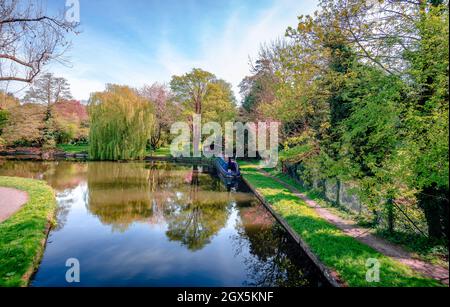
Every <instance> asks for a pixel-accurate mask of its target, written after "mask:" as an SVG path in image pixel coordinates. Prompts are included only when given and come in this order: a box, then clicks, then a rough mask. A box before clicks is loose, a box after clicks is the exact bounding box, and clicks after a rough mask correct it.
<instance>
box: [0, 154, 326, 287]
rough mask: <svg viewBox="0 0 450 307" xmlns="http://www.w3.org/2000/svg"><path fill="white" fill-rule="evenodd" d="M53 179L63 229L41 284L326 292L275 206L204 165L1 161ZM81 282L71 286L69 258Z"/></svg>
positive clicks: (50, 248) (6, 168)
mask: <svg viewBox="0 0 450 307" xmlns="http://www.w3.org/2000/svg"><path fill="white" fill-rule="evenodd" d="M0 176H20V177H28V178H36V179H42V180H46V181H47V182H48V184H49V185H51V186H52V187H53V188H54V189H55V191H56V195H57V202H58V207H59V208H58V214H57V221H58V225H57V227H56V228H54V229H53V230H52V231H51V233H50V235H49V239H48V243H47V247H46V250H45V254H44V257H43V259H42V263H41V265H40V267H39V270H38V271H37V273H36V275H35V276H34V278H33V281H32V286H35V287H41V286H212V287H215V286H270V287H272V286H275V287H276V286H300V287H318V286H325V285H326V284H325V282H324V281H323V278H322V277H321V275H320V274H319V272H318V271H317V269H316V268H315V267H314V266H313V265H312V263H311V262H310V261H309V259H308V258H307V257H306V256H305V254H304V253H303V252H302V250H301V249H300V248H299V247H298V246H297V245H296V244H295V243H294V242H292V241H291V239H290V238H289V237H288V236H287V234H286V233H285V231H284V230H283V229H282V228H281V227H280V226H279V225H278V224H277V222H276V221H275V220H274V219H273V218H272V216H271V215H270V214H269V213H268V212H267V211H266V209H265V208H264V207H263V206H262V205H261V204H260V203H259V202H258V201H257V200H256V199H255V198H254V196H253V195H252V194H250V193H248V192H246V191H245V190H240V191H237V192H228V191H227V190H226V189H225V187H224V186H223V185H222V184H221V182H220V180H218V179H217V178H215V177H214V176H212V175H210V174H209V173H207V172H206V170H205V169H202V168H201V167H199V168H196V167H193V166H189V167H187V166H179V165H173V164H161V163H159V164H153V163H110V162H89V163H88V162H84V163H83V162H67V161H65V162H22V161H11V160H0ZM71 258H75V259H77V260H78V261H79V263H80V272H81V276H80V277H81V279H80V283H77V284H68V283H67V281H66V271H67V270H68V267H66V261H67V260H68V259H71Z"/></svg>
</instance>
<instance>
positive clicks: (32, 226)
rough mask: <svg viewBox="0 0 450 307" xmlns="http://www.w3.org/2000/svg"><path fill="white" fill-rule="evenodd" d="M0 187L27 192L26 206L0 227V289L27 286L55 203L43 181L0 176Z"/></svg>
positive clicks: (50, 221)
mask: <svg viewBox="0 0 450 307" xmlns="http://www.w3.org/2000/svg"><path fill="white" fill-rule="evenodd" d="M0 186H2V187H11V188H16V189H19V190H22V191H25V192H27V193H28V198H29V200H28V203H26V204H25V205H24V206H23V207H22V209H21V210H20V211H19V212H17V213H16V214H15V215H13V216H12V217H11V218H9V219H8V220H6V221H4V222H3V223H1V224H0V287H22V286H27V284H28V281H29V278H30V276H31V274H32V273H33V272H34V271H35V270H36V268H37V266H38V265H39V261H40V258H41V256H42V253H43V251H44V244H43V242H45V239H46V235H47V234H46V230H47V229H48V225H49V223H54V214H55V210H56V200H55V196H54V192H53V190H52V188H50V187H49V186H48V185H47V184H45V183H44V182H43V181H38V180H32V179H25V178H13V177H0Z"/></svg>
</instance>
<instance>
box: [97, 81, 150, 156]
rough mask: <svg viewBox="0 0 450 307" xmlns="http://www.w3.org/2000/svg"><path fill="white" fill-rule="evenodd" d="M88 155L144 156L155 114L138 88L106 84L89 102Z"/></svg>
mask: <svg viewBox="0 0 450 307" xmlns="http://www.w3.org/2000/svg"><path fill="white" fill-rule="evenodd" d="M89 116H90V133H89V144H90V157H91V158H92V159H94V160H132V159H140V158H143V157H145V154H146V146H147V142H148V140H149V139H150V136H151V134H152V128H153V126H154V121H155V116H154V110H153V108H152V106H151V105H150V104H149V103H148V102H147V101H146V100H145V99H143V98H142V97H140V96H139V95H138V93H137V91H135V90H133V89H131V88H129V87H127V86H120V85H108V86H107V88H106V91H104V92H99V93H94V94H93V95H92V96H91V99H90V101H89Z"/></svg>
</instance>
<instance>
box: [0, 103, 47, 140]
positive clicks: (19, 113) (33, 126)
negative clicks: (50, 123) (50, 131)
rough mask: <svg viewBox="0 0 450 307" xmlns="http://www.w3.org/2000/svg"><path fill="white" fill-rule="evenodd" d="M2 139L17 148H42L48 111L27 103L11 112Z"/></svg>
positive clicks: (42, 107) (40, 106)
mask: <svg viewBox="0 0 450 307" xmlns="http://www.w3.org/2000/svg"><path fill="white" fill-rule="evenodd" d="M9 112H10V113H9V116H8V121H7V124H6V125H5V127H4V128H3V131H2V132H3V133H2V138H3V139H4V140H5V142H6V144H9V145H15V146H42V145H43V133H42V132H43V130H44V128H45V121H44V118H45V114H46V109H45V107H44V106H43V105H39V104H32V103H27V104H24V105H20V106H16V107H13V108H11V109H10V110H9Z"/></svg>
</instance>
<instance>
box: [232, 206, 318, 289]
mask: <svg viewBox="0 0 450 307" xmlns="http://www.w3.org/2000/svg"><path fill="white" fill-rule="evenodd" d="M240 217H241V219H240V221H239V223H238V224H237V228H238V235H235V236H233V238H232V239H233V240H234V245H235V248H236V255H241V256H242V257H244V258H245V260H244V263H245V265H246V271H247V274H248V276H247V278H248V281H247V282H245V285H246V286H255V287H273V286H276V287H317V286H321V285H322V284H321V281H320V280H318V279H317V278H316V276H318V275H320V274H318V272H317V270H316V269H315V268H314V266H313V265H311V263H309V259H308V257H306V256H305V254H304V253H303V251H302V250H301V249H300V248H299V246H298V245H297V244H296V243H295V242H294V241H293V240H292V239H291V238H289V237H288V236H287V234H286V231H285V230H284V229H282V228H281V226H279V225H278V224H277V223H276V222H275V220H274V218H273V217H272V216H271V215H270V213H269V212H268V211H267V210H266V209H265V208H264V207H263V206H262V205H261V204H259V203H253V204H251V205H250V206H242V207H241V208H240ZM247 249H248V250H249V254H248V255H245V253H244V251H246V250H247Z"/></svg>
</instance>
